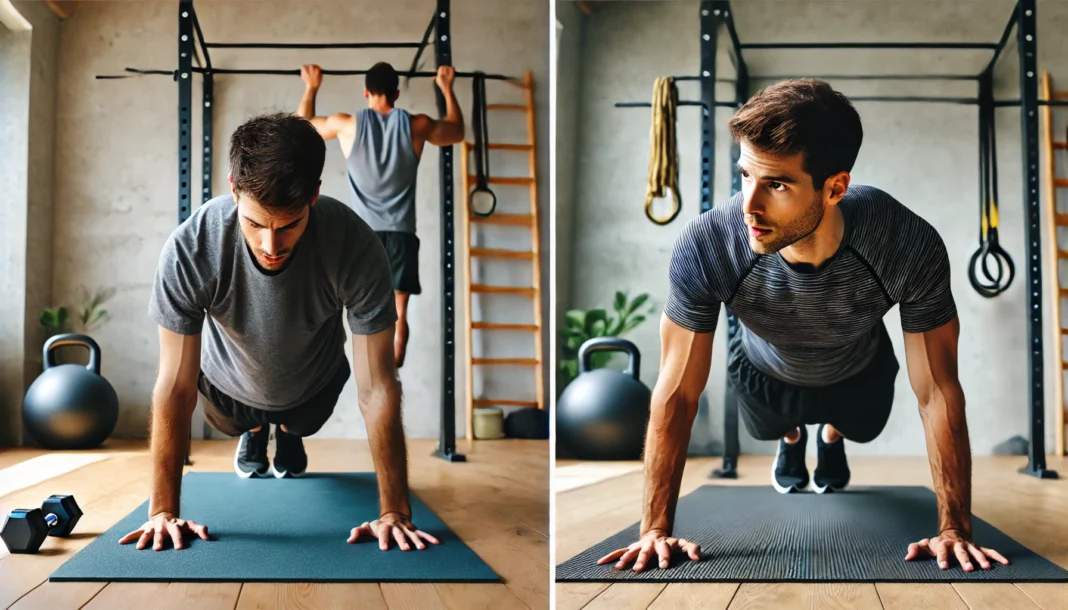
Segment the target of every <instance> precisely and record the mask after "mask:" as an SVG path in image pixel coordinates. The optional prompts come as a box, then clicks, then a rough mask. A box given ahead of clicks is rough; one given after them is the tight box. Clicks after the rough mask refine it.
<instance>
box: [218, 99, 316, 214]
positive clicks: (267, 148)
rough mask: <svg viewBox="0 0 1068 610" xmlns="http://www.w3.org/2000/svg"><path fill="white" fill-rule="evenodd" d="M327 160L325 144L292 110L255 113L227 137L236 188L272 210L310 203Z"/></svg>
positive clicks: (282, 210)
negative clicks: (290, 111) (258, 114)
mask: <svg viewBox="0 0 1068 610" xmlns="http://www.w3.org/2000/svg"><path fill="white" fill-rule="evenodd" d="M325 164H326V142H324V141H323V138H322V136H320V135H319V132H318V131H316V130H315V127H314V126H312V124H311V122H309V121H308V120H307V119H304V118H301V117H298V116H295V115H293V114H289V113H285V112H278V113H272V114H263V115H260V116H256V117H253V118H251V119H249V120H248V121H246V122H245V123H244V124H242V125H241V126H240V127H238V128H237V129H236V130H235V131H234V133H233V135H232V136H230V175H231V177H232V178H233V181H234V189H235V190H236V191H237V192H238V193H241V194H244V195H248V196H249V197H251V198H252V199H253V200H255V201H256V203H258V204H259V205H261V206H263V208H265V209H267V210H269V211H271V212H277V213H281V214H288V213H295V212H297V211H298V210H300V209H301V208H303V207H304V206H306V205H308V204H310V203H311V202H312V199H313V198H314V197H315V195H316V193H317V192H318V189H319V183H320V180H321V179H322V176H323V166H324V165H325Z"/></svg>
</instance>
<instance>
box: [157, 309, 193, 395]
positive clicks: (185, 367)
mask: <svg viewBox="0 0 1068 610" xmlns="http://www.w3.org/2000/svg"><path fill="white" fill-rule="evenodd" d="M199 377H200V333H196V334H192V335H183V334H180V333H176V332H174V331H172V330H168V329H166V328H164V327H162V326H161V327H159V372H158V374H157V377H156V388H155V391H156V394H157V397H158V398H159V399H162V400H165V399H166V398H167V397H181V398H182V399H183V402H184V401H188V402H189V404H190V411H192V409H193V408H195V406H196V393H197V381H198V379H199Z"/></svg>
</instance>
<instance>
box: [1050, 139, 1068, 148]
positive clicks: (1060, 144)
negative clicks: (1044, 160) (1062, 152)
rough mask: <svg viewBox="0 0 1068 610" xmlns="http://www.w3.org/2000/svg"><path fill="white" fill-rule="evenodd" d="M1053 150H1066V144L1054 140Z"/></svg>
mask: <svg viewBox="0 0 1068 610" xmlns="http://www.w3.org/2000/svg"><path fill="white" fill-rule="evenodd" d="M1053 148H1061V149H1065V148H1068V142H1060V141H1057V140H1054V141H1053Z"/></svg>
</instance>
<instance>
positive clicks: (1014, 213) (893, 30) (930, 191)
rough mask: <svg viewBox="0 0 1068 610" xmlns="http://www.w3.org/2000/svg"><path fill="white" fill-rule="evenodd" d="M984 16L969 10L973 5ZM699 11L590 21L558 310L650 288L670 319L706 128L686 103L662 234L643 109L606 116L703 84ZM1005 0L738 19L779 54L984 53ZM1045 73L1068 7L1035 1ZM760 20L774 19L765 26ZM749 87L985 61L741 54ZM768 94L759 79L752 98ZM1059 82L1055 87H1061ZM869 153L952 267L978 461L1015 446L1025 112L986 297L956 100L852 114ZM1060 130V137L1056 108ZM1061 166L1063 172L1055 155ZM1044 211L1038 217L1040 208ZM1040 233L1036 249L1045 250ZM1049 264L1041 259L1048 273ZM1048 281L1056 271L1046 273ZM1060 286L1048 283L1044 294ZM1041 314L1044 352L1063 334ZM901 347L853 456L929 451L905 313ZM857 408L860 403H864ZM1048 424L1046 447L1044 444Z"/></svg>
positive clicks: (711, 424) (626, 5)
mask: <svg viewBox="0 0 1068 610" xmlns="http://www.w3.org/2000/svg"><path fill="white" fill-rule="evenodd" d="M980 6H981V7H982V10H979V9H978V8H977V7H980ZM698 7H699V5H698V3H697V2H655V3H651V2H601V3H597V8H598V11H597V13H596V14H595V15H594V16H592V17H590V18H588V19H587V24H586V30H585V34H586V35H585V41H584V46H583V49H582V54H581V61H582V68H581V72H582V81H583V83H582V87H583V89H582V90H583V92H584V94H583V95H582V97H581V110H580V114H579V119H578V124H579V125H581V126H582V128H581V130H580V131H579V142H578V153H577V155H578V160H577V163H576V167H577V168H578V170H577V176H576V189H575V205H574V209H575V212H574V231H575V237H574V243H573V244H572V247H573V249H574V257H575V260H581V261H584V262H583V264H581V265H574V266H573V276H572V282H571V298H570V299H568V300H567V301H566V302H563V303H560V304H559V306H560V307H561V308H563V307H569V306H572V307H592V306H598V305H600V306H604V305H607V304H609V303H610V298H611V294H612V293H613V292H614V291H615V290H617V289H622V290H630V291H632V292H638V291H648V292H650V293H652V294H653V295H654V299H655V301H656V306H657V308H658V310H662V308H663V305H664V299H665V297H666V293H667V287H668V286H667V281H666V268H667V262H668V257H669V254H670V249H671V246H672V244H673V242H674V240H675V238H676V236H677V235H678V232H679V231H680V229H681V228H682V227H683V225H684V223H685V221H686V220H688V219H689V218H692V217H693V216H694V215H695V214H696V213H698V206H699V199H698V196H697V195H698V186H699V179H700V175H699V173H698V172H699V162H700V158H699V147H700V126H699V117H698V114H697V113H698V109H697V108H690V107H685V108H680V111H679V121H678V142H679V153H680V168H681V169H680V187H681V192H682V196H683V212H682V214H681V215H680V217H679V219H677V220H676V221H675V222H674V223H672V224H670V225H667V226H664V227H658V226H655V225H653V224H651V223H650V222H649V221H648V220H646V218H645V216H644V213H643V211H642V201H643V199H644V193H645V182H646V172H647V163H648V154H649V113H648V110H647V109H615V108H613V107H612V105H613V103H614V102H617V101H644V100H648V99H649V97H650V95H651V87H652V83H653V81H654V79H655V78H656V77H657V76H662V75H690V74H697V70H698V67H699V62H700V55H699V44H698V37H699V30H698V28H699V25H698V20H697V11H698ZM1012 7H1013V3H1012V2H1011V1H1005V2H1002V1H994V0H991V1H984V2H981V3H977V2H948V1H946V2H942V1H940V2H935V3H931V2H911V1H909V2H904V1H896V0H895V1H891V2H881V3H871V2H863V1H860V0H853V1H838V2H796V1H793V2H778V1H768V0H750V1H746V2H735V3H734V6H733V12H734V19H735V23H736V25H737V29H738V32H739V35H740V37H741V38H742V40H743V41H746V42H776V41H777V42H783V41H823V42H827V41H846V40H848V41H880V40H883V41H984V42H994V41H997V39H998V38H999V37H1000V35H1001V32H1002V30H1003V28H1004V26H1005V24H1006V22H1007V21H1008V19H1009V17H1010V14H1011V11H1012ZM1038 13H1039V21H1038V22H1039V24H1040V25H1039V32H1038V34H1039V66H1040V70H1048V71H1050V72H1051V73H1052V76H1053V79H1054V83H1057V82H1061V83H1064V82H1066V81H1068V62H1065V61H1064V59H1063V58H1064V57H1065V56H1066V52H1068V42H1066V41H1065V39H1064V37H1063V36H1061V35H1060V32H1059V30H1058V29H1057V26H1056V25H1055V24H1058V23H1064V21H1065V19H1068V4H1065V3H1062V2H1052V1H1043V2H1039V7H1038ZM769 15H774V18H773V19H769V18H768V16H769ZM745 55H746V61H747V63H748V65H749V68H750V72H751V73H752V74H777V75H783V74H795V75H821V74H848V73H854V74H855V73H883V74H888V73H927V74H932V73H943V74H944V73H965V74H968V73H978V72H979V71H980V70H981V68H982V67H983V66H984V65H985V63H986V61H987V59H988V58H989V52H986V51H897V50H892V51H887V50H882V51H856V50H850V51H833V50H827V51H790V52H775V51H757V50H750V51H746V53H745ZM717 64H718V67H717V71H718V75H717V76H718V77H719V78H726V79H730V78H733V74H734V72H733V70H732V69H731V67H730V62H729V60H728V59H727V56H726V54H725V53H723V52H721V53H720V56H719V58H718V61H717ZM1016 65H1017V55H1016V46H1015V44H1010V46H1009V48H1007V49H1006V50H1005V54H1004V55H1003V58H1002V59H1001V61H1000V63H999V65H998V69H997V73H996V74H997V89H998V96H999V97H1000V98H1018V97H1019V88H1018V82H1019V79H1018V70H1017V69H1016ZM767 84H769V82H768V81H755V82H754V83H753V88H754V89H753V90H754V91H755V90H756V89H757V88H759V87H762V86H766V85H767ZM832 84H833V85H835V87H836V88H838V89H839V90H841V91H843V92H845V93H846V94H848V95H865V94H868V95H879V94H882V95H926V96H964V97H967V96H974V95H975V87H974V85H973V84H971V83H966V82H964V83H962V82H941V81H921V82H914V81H912V82H910V81H883V82H865V81H860V82H858V81H844V80H842V81H832ZM679 87H680V97H681V98H682V99H698V95H699V92H698V90H697V87H696V84H695V83H680V85H679ZM1062 87H1063V85H1062ZM719 88H720V89H721V91H720V93H719V96H720V99H731V97H733V96H732V94H731V90H732V84H731V83H722V84H721V85H719ZM857 108H858V110H859V112H860V113H861V117H862V120H863V121H864V127H865V142H864V146H863V148H862V150H861V153H860V158H859V159H858V162H857V165H856V167H855V168H854V172H853V180H854V182H855V183H859V184H872V185H875V186H878V187H880V188H883V189H885V190H887V191H888V192H889V193H891V194H892V195H893V196H895V197H897V198H898V199H899V200H900V201H902V202H904V203H905V204H906V205H908V206H909V207H911V208H912V209H913V210H915V211H916V212H917V213H919V214H920V215H922V216H923V217H924V218H926V219H927V220H929V221H930V222H931V223H932V224H933V225H934V226H935V227H936V228H937V229H938V230H939V231H940V232H941V234H942V236H943V238H944V239H945V241H946V244H947V246H948V249H949V252H950V256H951V260H952V265H953V279H952V282H953V293H954V296H955V298H956V301H957V304H958V308H959V310H960V318H961V324H962V327H963V328H962V336H961V341H960V375H961V381H962V383H963V386H964V389H965V392H966V396H967V400H968V417H969V426H970V433H971V439H972V446H973V451H974V452H975V453H976V454H988V453H990V452H991V451H992V450H993V448H994V447H995V445H997V444H998V443H1000V442H1002V441H1004V440H1006V439H1007V438H1009V437H1011V436H1013V435H1022V436H1024V437H1026V436H1027V426H1028V421H1029V420H1028V410H1027V408H1028V377H1027V365H1026V363H1025V358H1026V356H1027V337H1026V318H1025V305H1024V298H1025V292H1024V288H1025V278H1024V272H1025V267H1024V262H1025V256H1024V250H1023V241H1024V237H1023V236H1024V227H1023V205H1022V184H1021V173H1020V172H1021V169H1020V158H1021V157H1020V119H1019V111H1018V110H1014V109H1003V110H1000V111H999V112H998V115H997V120H998V132H997V138H998V140H997V144H998V166H999V172H1000V173H999V192H1000V202H1001V227H1002V229H1001V240H1002V244H1003V246H1004V247H1005V248H1006V249H1007V250H1008V251H1009V252H1010V253H1011V254H1012V256H1013V259H1014V261H1015V263H1016V269H1017V277H1016V279H1015V281H1014V283H1013V285H1012V287H1011V288H1010V289H1009V290H1008V292H1006V293H1004V294H1003V295H1001V296H1000V297H998V298H996V299H985V298H982V297H980V296H979V295H978V294H977V293H976V292H975V290H974V289H972V287H971V286H970V284H969V282H968V276H967V264H968V260H969V257H970V256H971V255H972V253H973V252H974V251H975V249H976V247H977V242H978V238H977V232H978V227H977V225H978V222H977V215H978V210H977V207H978V190H977V189H978V184H977V183H978V173H977V172H978V169H977V159H978V148H977V131H976V124H977V109H976V108H974V107H966V106H958V105H952V104H900V103H897V104H895V103H868V102H859V103H858V104H857ZM730 114H731V110H729V109H721V110H719V111H718V112H717V116H716V120H717V125H718V126H719V127H718V129H717V131H716V138H717V147H716V151H715V159H714V164H715V184H714V200H715V202H716V203H722V202H723V201H725V200H726V198H727V197H728V196H729V194H730V173H729V169H730V156H729V133H728V131H727V129H726V123H727V119H728V118H729V116H730ZM1059 116H1060V117H1061V118H1059V119H1058V120H1057V123H1056V125H1057V127H1056V129H1057V132H1056V133H1060V134H1063V130H1064V125H1065V122H1064V119H1063V117H1064V116H1065V113H1063V112H1060V113H1059ZM1058 167H1059V168H1060V172H1061V175H1062V176H1063V175H1064V173H1063V172H1064V163H1063V158H1062V157H1058ZM1043 214H1044V215H1045V211H1043ZM1045 231H1046V228H1045V227H1043V234H1042V240H1043V247H1044V249H1045V250H1046V251H1047V252H1048V251H1049V244H1048V243H1046V242H1048V238H1047V233H1045ZM1048 260H1049V259H1048V258H1045V259H1044V263H1046V261H1048ZM1046 264H1047V272H1048V263H1046ZM1053 289H1055V287H1053V286H1052V285H1051V284H1049V283H1048V282H1047V286H1046V287H1045V288H1044V290H1045V291H1046V292H1045V294H1046V295H1047V296H1048V295H1049V294H1050V292H1049V291H1050V290H1053ZM1049 304H1050V301H1049V300H1048V299H1047V300H1046V301H1045V302H1044V303H1043V307H1044V308H1045V312H1046V326H1045V330H1044V332H1043V337H1044V338H1045V339H1046V342H1047V345H1049V344H1050V340H1051V339H1050V338H1051V337H1053V336H1055V333H1054V332H1053V331H1052V330H1051V325H1052V324H1053V321H1052V318H1051V316H1050V314H1049V310H1050V305H1049ZM885 322H886V324H887V325H888V328H889V329H890V332H891V336H892V337H893V340H894V346H895V349H896V351H897V354H898V358H899V360H900V361H901V363H902V369H903V370H902V373H901V375H900V376H899V378H898V383H897V388H896V394H895V407H894V410H893V413H892V415H891V418H890V422H889V424H888V425H887V428H886V430H885V432H884V433H883V434H882V435H881V436H880V437H879V438H878V439H877V440H875V441H874V442H872V443H870V444H867V445H856V444H853V445H851V447H850V449H849V451H850V452H852V453H858V454H860V453H868V454H917V455H919V454H924V453H925V450H926V449H925V444H924V436H923V429H922V425H921V422H920V420H919V417H918V415H917V412H916V399H915V397H914V395H913V394H912V391H911V388H910V386H909V383H908V379H907V376H906V374H905V373H904V351H903V340H902V335H901V331H900V318H899V314H898V311H897V309H896V308H895V309H894V310H893V311H891V312H890V313H889V314H888V315H887V316H886V320H885ZM724 327H725V320H723V318H722V317H721V322H720V331H719V332H718V333H717V338H716V349H715V354H714V358H713V365H712V374H711V379H710V381H709V384H708V391H707V392H706V395H707V398H708V402H707V404H706V405H704V406H703V408H702V412H701V415H700V417H699V420H698V422H697V423H696V424H695V431H694V432H695V433H694V442H693V443H691V451H693V452H695V453H707V452H714V451H719V450H720V449H721V441H722V432H721V429H722V396H723V387H724V381H723V377H724V357H723V353H724V349H723V345H724V343H725V333H724ZM631 338H632V339H633V340H635V341H636V343H637V344H638V346H639V347H640V348H641V350H642V353H643V362H644V363H646V364H644V367H643V368H644V370H643V372H642V377H643V380H644V381H645V382H646V383H647V384H648V385H650V386H652V385H653V384H655V382H656V378H657V365H656V363H657V362H658V361H659V356H660V342H659V337H658V332H657V323H656V321H655V319H654V320H650V322H648V323H646V324H645V325H644V326H642V327H640V328H639V329H637V330H636V331H634V333H633V334H632V335H631ZM1052 351H1053V350H1052V349H1047V356H1046V376H1045V381H1046V384H1045V386H1046V388H1047V398H1046V413H1047V415H1046V418H1047V421H1049V422H1052V421H1053V414H1054V408H1055V407H1054V405H1053V404H1052V380H1053V378H1054V377H1053V376H1054V375H1055V374H1057V373H1059V372H1060V367H1059V366H1057V365H1055V363H1054V362H1053V360H1052ZM858 408H863V405H858ZM1052 428H1053V426H1052V424H1050V425H1048V426H1047V447H1050V446H1051V443H1052ZM741 437H742V438H741V440H742V450H743V452H771V451H773V449H774V446H773V444H771V443H760V442H757V441H754V440H752V439H750V438H749V437H748V435H747V434H746V433H745V432H744V428H743V431H742V435H741Z"/></svg>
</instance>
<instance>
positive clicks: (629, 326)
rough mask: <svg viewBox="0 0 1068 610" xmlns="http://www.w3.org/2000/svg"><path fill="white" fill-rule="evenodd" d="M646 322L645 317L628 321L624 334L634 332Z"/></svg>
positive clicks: (636, 317)
mask: <svg viewBox="0 0 1068 610" xmlns="http://www.w3.org/2000/svg"><path fill="white" fill-rule="evenodd" d="M644 321H645V316H641V315H638V316H634V317H633V318H631V319H630V320H627V325H626V326H624V327H623V332H627V331H630V330H634V329H635V328H636V327H637V326H638V325H639V324H641V323H642V322H644Z"/></svg>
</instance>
